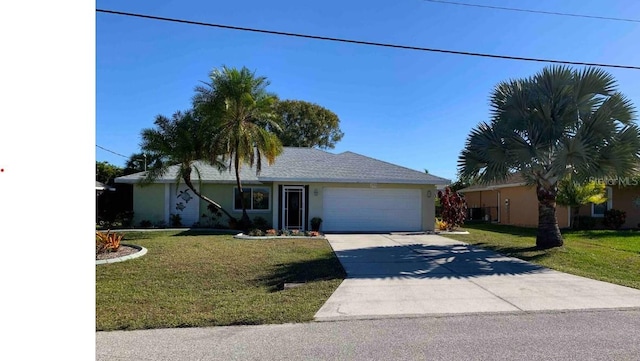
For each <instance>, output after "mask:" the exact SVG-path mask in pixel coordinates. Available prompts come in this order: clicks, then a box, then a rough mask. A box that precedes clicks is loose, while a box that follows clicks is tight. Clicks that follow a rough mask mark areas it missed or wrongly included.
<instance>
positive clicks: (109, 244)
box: [96, 231, 124, 254]
mask: <svg viewBox="0 0 640 361" xmlns="http://www.w3.org/2000/svg"><path fill="white" fill-rule="evenodd" d="M123 237H124V234H121V233H111V231H107V233H103V232H96V254H98V253H106V252H115V251H117V250H118V249H119V248H120V241H121V240H122V238H123Z"/></svg>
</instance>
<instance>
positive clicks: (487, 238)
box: [447, 224, 640, 289]
mask: <svg viewBox="0 0 640 361" xmlns="http://www.w3.org/2000/svg"><path fill="white" fill-rule="evenodd" d="M465 229H466V230H468V231H469V233H470V234H468V235H447V237H449V238H453V239H457V240H460V241H463V242H467V243H469V244H473V245H477V246H480V247H483V248H487V249H491V250H494V251H496V252H499V253H502V254H504V255H507V256H513V257H516V258H520V259H523V260H525V261H529V262H532V263H535V264H539V265H541V266H545V267H548V268H552V269H555V270H558V271H561V272H566V273H570V274H574V275H578V276H583V277H587V278H592V279H597V280H601V281H606V282H611V283H615V284H619V285H623V286H628V287H633V288H638V289H640V232H637V231H604V230H602V231H601V230H597V231H563V237H564V240H565V242H564V246H563V247H559V248H553V249H548V250H538V249H536V248H535V244H536V241H535V233H536V230H535V229H530V228H520V227H513V226H501V225H495V224H469V225H465Z"/></svg>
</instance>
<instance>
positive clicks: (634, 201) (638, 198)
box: [611, 186, 640, 228]
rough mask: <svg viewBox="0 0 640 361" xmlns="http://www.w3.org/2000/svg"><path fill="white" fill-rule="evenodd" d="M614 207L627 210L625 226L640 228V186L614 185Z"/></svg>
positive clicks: (612, 189) (612, 190)
mask: <svg viewBox="0 0 640 361" xmlns="http://www.w3.org/2000/svg"><path fill="white" fill-rule="evenodd" d="M611 192H612V199H613V202H612V208H613V209H619V210H621V211H625V212H627V221H626V222H625V223H624V224H623V225H622V227H623V228H638V224H639V223H640V186H635V187H634V186H626V187H625V186H620V187H618V186H613V187H612V188H611Z"/></svg>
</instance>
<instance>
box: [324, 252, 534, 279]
mask: <svg viewBox="0 0 640 361" xmlns="http://www.w3.org/2000/svg"><path fill="white" fill-rule="evenodd" d="M335 254H336V256H337V257H338V259H339V260H340V262H341V263H342V264H343V266H344V268H345V270H346V272H347V274H348V278H356V279H358V278H364V279H367V278H371V279H380V278H400V279H402V278H405V279H426V278H467V277H475V276H491V275H523V274H532V273H539V272H544V271H545V270H546V268H544V267H542V266H538V265H535V264H532V263H529V262H526V261H523V260H521V259H518V258H513V257H507V256H504V255H502V254H499V253H496V252H494V251H492V250H489V249H484V248H479V247H474V246H471V245H466V244H460V245H447V246H441V245H424V244H408V245H402V246H391V247H372V248H360V249H352V250H342V251H336V252H335Z"/></svg>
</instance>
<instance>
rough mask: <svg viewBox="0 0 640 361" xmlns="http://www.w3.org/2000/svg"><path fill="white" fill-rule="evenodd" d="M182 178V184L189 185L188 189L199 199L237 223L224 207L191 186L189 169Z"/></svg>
mask: <svg viewBox="0 0 640 361" xmlns="http://www.w3.org/2000/svg"><path fill="white" fill-rule="evenodd" d="M182 180H184V184H186V185H187V187H189V189H191V191H192V192H193V193H194V194H195V195H197V196H198V197H200V199H202V200H203V201H205V202H207V203H209V204H211V205H212V206H214V207H216V209H219V210H220V211H222V213H224V214H225V215H226V216H227V217H229V220H230V221H231V222H232V223H237V220H236V219H235V217H234V216H232V215H231V214H229V212H227V211H226V210H225V209H224V208H222V206H221V205H219V204H218V203H216V202H215V201H213V200H212V199H210V198H208V197H207V196H205V195H203V194H201V193H200V192H198V191H197V190H196V188H195V187H194V186H193V183H191V170H189V172H185V174H184V175H183V176H182Z"/></svg>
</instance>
